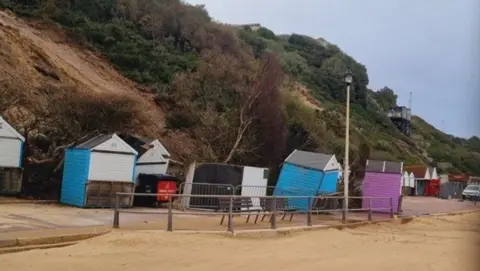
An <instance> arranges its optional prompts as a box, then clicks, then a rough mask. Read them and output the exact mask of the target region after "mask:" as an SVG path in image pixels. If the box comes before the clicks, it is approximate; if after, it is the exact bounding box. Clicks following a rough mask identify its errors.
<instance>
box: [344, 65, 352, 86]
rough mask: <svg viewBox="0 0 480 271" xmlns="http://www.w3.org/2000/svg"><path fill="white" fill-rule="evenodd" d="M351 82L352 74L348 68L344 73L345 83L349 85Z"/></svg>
mask: <svg viewBox="0 0 480 271" xmlns="http://www.w3.org/2000/svg"><path fill="white" fill-rule="evenodd" d="M352 82H353V74H352V72H351V71H350V68H348V70H347V72H346V73H345V83H347V85H351V84H352Z"/></svg>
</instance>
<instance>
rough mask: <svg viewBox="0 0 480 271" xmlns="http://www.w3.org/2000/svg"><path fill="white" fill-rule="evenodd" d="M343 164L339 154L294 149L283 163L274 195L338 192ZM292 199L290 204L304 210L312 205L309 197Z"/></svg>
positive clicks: (315, 194)
mask: <svg viewBox="0 0 480 271" xmlns="http://www.w3.org/2000/svg"><path fill="white" fill-rule="evenodd" d="M339 168H340V167H339V165H338V161H337V159H336V157H335V155H332V154H322V153H316V152H308V151H301V150H294V151H293V152H292V153H291V154H290V155H289V156H288V157H287V158H286V159H285V161H284V163H283V166H282V169H281V171H280V176H279V177H278V181H277V185H276V187H275V191H274V195H277V196H310V197H314V196H317V195H318V194H330V193H335V192H336V191H337V186H338V176H339ZM288 202H289V207H291V208H296V209H298V210H301V211H307V210H308V209H309V208H310V207H311V206H308V199H289V200H288ZM311 203H312V204H313V202H311Z"/></svg>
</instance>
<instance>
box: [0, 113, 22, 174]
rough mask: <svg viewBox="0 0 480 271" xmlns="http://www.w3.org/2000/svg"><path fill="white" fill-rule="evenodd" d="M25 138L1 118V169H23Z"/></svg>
mask: <svg viewBox="0 0 480 271" xmlns="http://www.w3.org/2000/svg"><path fill="white" fill-rule="evenodd" d="M24 143H25V138H24V137H23V136H22V135H21V134H20V133H19V132H17V130H15V129H14V128H13V127H12V126H11V125H10V124H9V123H8V122H7V121H6V120H5V119H4V118H2V117H1V116H0V168H21V167H22V158H23V144H24Z"/></svg>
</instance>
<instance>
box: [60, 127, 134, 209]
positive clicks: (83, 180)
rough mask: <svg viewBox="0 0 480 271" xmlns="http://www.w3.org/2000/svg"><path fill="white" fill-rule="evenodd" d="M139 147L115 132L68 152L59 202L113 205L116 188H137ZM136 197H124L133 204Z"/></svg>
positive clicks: (129, 191) (130, 190)
mask: <svg viewBox="0 0 480 271" xmlns="http://www.w3.org/2000/svg"><path fill="white" fill-rule="evenodd" d="M137 155H138V153H137V151H135V149H133V148H132V147H130V146H129V145H128V144H127V143H126V142H125V141H123V140H122V139H121V138H120V137H118V136H117V135H116V134H104V135H99V136H96V137H93V138H91V139H89V140H87V141H85V142H83V143H81V144H79V145H76V146H74V147H72V148H69V149H67V150H66V152H65V163H64V167H63V180H62V189H61V195H60V202H61V203H64V204H68V205H73V206H77V207H113V206H115V195H116V193H117V192H128V193H132V192H133V191H134V188H135V182H134V176H135V164H136V160H137ZM132 204H133V197H122V201H121V202H120V205H121V206H123V207H130V206H132Z"/></svg>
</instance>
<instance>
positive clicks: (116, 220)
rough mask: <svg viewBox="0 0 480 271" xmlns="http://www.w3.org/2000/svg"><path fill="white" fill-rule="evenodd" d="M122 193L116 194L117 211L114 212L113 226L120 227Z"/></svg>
mask: <svg viewBox="0 0 480 271" xmlns="http://www.w3.org/2000/svg"><path fill="white" fill-rule="evenodd" d="M119 209H120V195H118V193H116V194H115V211H114V213H113V228H114V229H118V227H119V224H120V217H119V216H120V210H119Z"/></svg>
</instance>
